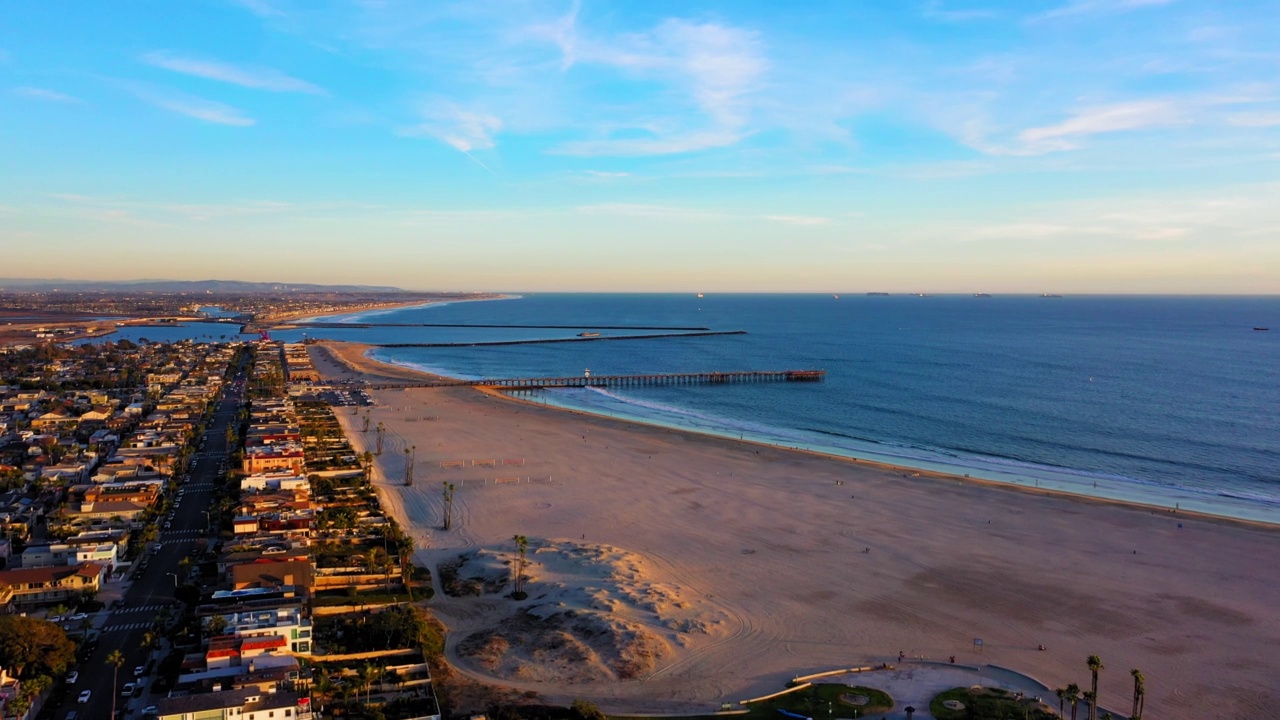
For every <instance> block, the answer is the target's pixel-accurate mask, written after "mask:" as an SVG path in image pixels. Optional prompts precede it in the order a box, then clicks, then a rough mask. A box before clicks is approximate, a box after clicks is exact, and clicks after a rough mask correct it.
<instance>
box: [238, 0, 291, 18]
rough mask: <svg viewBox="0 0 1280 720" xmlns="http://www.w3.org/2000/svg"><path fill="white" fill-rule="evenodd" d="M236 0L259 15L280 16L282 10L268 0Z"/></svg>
mask: <svg viewBox="0 0 1280 720" xmlns="http://www.w3.org/2000/svg"><path fill="white" fill-rule="evenodd" d="M234 2H235V3H236V4H237V5H239V6H241V7H243V8H244V9H246V10H248V11H249V12H251V13H253V14H254V15H257V16H259V17H278V16H280V15H284V13H283V12H282V11H280V10H279V9H277V8H275V7H273V6H272V5H271V4H270V3H268V2H267V1H266V0H234Z"/></svg>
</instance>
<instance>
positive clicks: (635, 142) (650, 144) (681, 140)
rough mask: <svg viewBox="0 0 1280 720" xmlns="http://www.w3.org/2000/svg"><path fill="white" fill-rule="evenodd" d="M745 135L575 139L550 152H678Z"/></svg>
mask: <svg viewBox="0 0 1280 720" xmlns="http://www.w3.org/2000/svg"><path fill="white" fill-rule="evenodd" d="M741 139H742V136H740V135H738V134H736V133H727V132H696V133H690V134H688V135H673V136H667V137H653V138H624V139H616V140H614V139H605V140H575V141H570V142H566V143H562V144H561V145H559V146H558V147H556V148H555V149H553V150H552V151H551V153H552V154H555V155H580V156H585V157H597V156H618V157H635V156H642V155H676V154H679V153H688V152H697V151H699V150H709V149H712V148H721V147H728V146H730V145H733V144H735V143H737V142H738V141H739V140H741Z"/></svg>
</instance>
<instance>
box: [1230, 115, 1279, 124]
mask: <svg viewBox="0 0 1280 720" xmlns="http://www.w3.org/2000/svg"><path fill="white" fill-rule="evenodd" d="M1227 122H1228V123H1230V124H1231V125H1237V126H1239V127H1274V126H1276V125H1280V112H1256V113H1239V114H1237V115H1232V116H1231V117H1229V118H1227Z"/></svg>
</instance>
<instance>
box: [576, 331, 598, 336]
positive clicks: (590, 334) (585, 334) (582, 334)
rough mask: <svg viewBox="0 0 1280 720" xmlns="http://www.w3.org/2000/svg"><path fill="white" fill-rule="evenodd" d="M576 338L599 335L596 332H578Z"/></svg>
mask: <svg viewBox="0 0 1280 720" xmlns="http://www.w3.org/2000/svg"><path fill="white" fill-rule="evenodd" d="M578 337H600V333H598V332H580V333H578Z"/></svg>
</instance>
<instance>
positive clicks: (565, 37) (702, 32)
mask: <svg viewBox="0 0 1280 720" xmlns="http://www.w3.org/2000/svg"><path fill="white" fill-rule="evenodd" d="M528 34H529V35H530V36H532V37H534V38H537V39H541V40H545V41H550V42H552V43H554V44H555V45H556V46H557V47H558V49H559V50H560V53H561V69H562V71H565V72H568V71H569V70H571V69H572V68H574V67H576V66H580V65H583V66H586V65H594V66H603V67H607V68H612V69H614V70H616V71H618V72H620V73H622V74H624V75H626V76H631V77H638V78H643V79H649V80H657V81H661V82H663V83H666V84H669V85H671V86H673V87H675V88H678V89H679V91H680V92H681V93H683V94H684V96H685V98H686V102H687V103H688V104H689V105H690V106H692V108H694V109H696V110H697V112H698V113H699V114H700V116H701V117H700V118H699V119H696V120H695V119H690V118H688V117H686V116H685V115H684V114H683V113H678V112H672V111H671V110H668V111H667V112H666V113H665V114H664V115H663V116H662V117H661V121H660V122H656V123H648V124H644V123H636V124H635V125H633V126H632V127H631V128H621V129H624V130H634V129H641V130H644V131H646V132H648V133H650V134H653V135H654V137H647V138H646V137H641V138H636V137H617V136H616V135H612V134H611V136H607V137H600V138H593V139H589V140H581V141H573V142H569V143H565V144H564V145H562V146H560V147H559V148H557V149H556V150H555V152H557V153H559V154H565V155H627V156H637V155H669V154H676V153H687V152H695V151H698V150H705V149H710V148H718V147H725V146H728V145H733V144H736V143H737V142H739V141H740V140H742V139H743V138H744V137H746V136H747V135H748V134H750V133H749V132H748V131H747V130H746V128H747V126H748V123H749V122H750V121H751V115H752V110H753V99H754V97H755V96H756V95H757V94H758V93H759V92H760V91H761V90H762V88H763V83H762V79H763V76H764V74H765V72H766V71H767V69H768V62H767V61H766V59H765V57H764V53H763V45H762V41H761V38H760V36H759V34H758V33H757V32H755V31H752V30H747V29H743V28H737V27H732V26H729V25H725V24H722V23H716V22H693V21H688V20H683V19H678V18H671V19H667V20H665V21H663V22H662V23H660V24H658V25H657V26H656V27H654V28H653V29H652V30H650V31H648V32H645V33H627V34H619V35H613V36H608V37H598V36H595V35H593V34H592V33H590V32H589V31H588V30H586V29H584V28H583V27H581V26H580V23H579V22H578V7H577V6H576V5H575V6H574V8H573V9H572V10H570V12H569V13H567V14H566V15H564V16H563V17H561V18H559V19H557V20H556V21H554V22H552V23H547V24H543V25H539V26H535V27H534V28H532V29H531V30H530V31H529V33H528ZM655 126H657V127H660V128H661V130H660V131H659V132H657V133H654V132H653V128H654V127H655Z"/></svg>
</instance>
